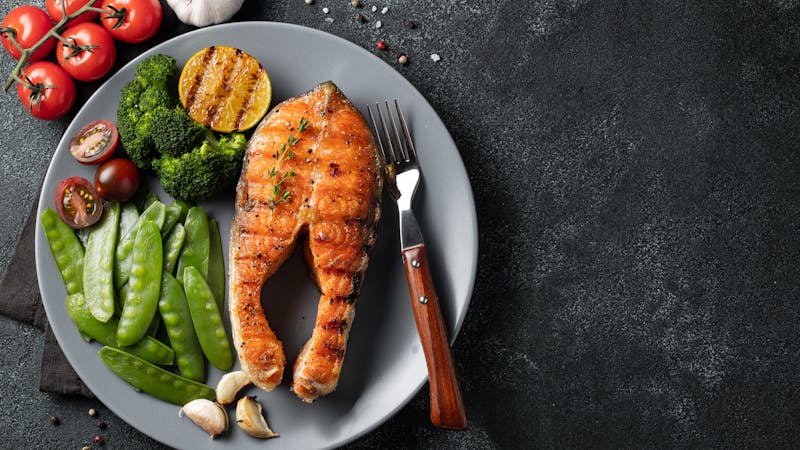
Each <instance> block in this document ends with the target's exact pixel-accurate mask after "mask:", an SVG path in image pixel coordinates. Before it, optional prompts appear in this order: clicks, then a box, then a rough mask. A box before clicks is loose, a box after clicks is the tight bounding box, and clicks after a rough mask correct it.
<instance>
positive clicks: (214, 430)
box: [178, 398, 228, 438]
mask: <svg viewBox="0 0 800 450" xmlns="http://www.w3.org/2000/svg"><path fill="white" fill-rule="evenodd" d="M178 415H179V416H183V415H185V416H186V417H188V418H189V419H191V420H192V422H194V423H195V424H197V426H199V427H200V428H202V429H203V430H204V431H205V432H206V433H208V434H209V435H210V436H211V437H212V438H213V437H214V436H217V435H220V434H222V433H224V432H225V430H227V429H228V414H227V413H225V410H224V409H222V406H219V405H218V404H216V403H214V402H212V401H210V400H206V399H204V398H199V399H197V400H192V401H190V402H189V403H187V404H185V405H183V408H181V410H180V412H178Z"/></svg>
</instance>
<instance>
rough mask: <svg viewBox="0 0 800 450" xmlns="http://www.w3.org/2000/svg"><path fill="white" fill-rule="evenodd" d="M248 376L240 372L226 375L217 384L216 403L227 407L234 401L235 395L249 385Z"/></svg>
mask: <svg viewBox="0 0 800 450" xmlns="http://www.w3.org/2000/svg"><path fill="white" fill-rule="evenodd" d="M250 383H251V381H250V376H249V375H247V374H246V373H244V372H242V371H241V370H240V371H237V372H230V373H226V374H225V375H223V376H222V379H220V380H219V383H217V402H218V403H219V404H220V405H227V404H229V403H233V401H234V400H236V394H237V393H239V391H240V390H242V388H243V387H245V386H247V385H248V384H250Z"/></svg>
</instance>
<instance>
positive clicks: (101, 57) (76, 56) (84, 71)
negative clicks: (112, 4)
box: [56, 23, 117, 81]
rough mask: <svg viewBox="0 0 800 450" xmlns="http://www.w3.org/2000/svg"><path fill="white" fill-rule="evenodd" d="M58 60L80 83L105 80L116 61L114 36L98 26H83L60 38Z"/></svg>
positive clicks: (70, 28) (89, 24)
mask: <svg viewBox="0 0 800 450" xmlns="http://www.w3.org/2000/svg"><path fill="white" fill-rule="evenodd" d="M61 37H62V38H64V41H61V42H59V44H58V50H57V51H56V57H57V58H58V63H59V64H61V67H63V68H64V70H66V71H67V73H69V74H70V75H72V78H75V79H76V80H79V81H95V80H99V79H100V78H103V77H104V76H105V75H106V74H107V73H108V72H109V71H110V70H111V68H112V67H114V60H115V59H116V58H117V49H116V47H115V46H114V39H112V38H111V34H110V33H109V32H108V31H106V29H105V28H103V27H101V26H100V25H98V24H96V23H80V24H78V25H75V26H72V27H69V28H67V29H66V31H64V32H63V33H62V34H61Z"/></svg>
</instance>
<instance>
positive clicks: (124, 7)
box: [100, 0, 162, 44]
mask: <svg viewBox="0 0 800 450" xmlns="http://www.w3.org/2000/svg"><path fill="white" fill-rule="evenodd" d="M100 8H102V9H107V10H109V11H114V13H113V14H111V13H108V14H105V13H101V14H100V22H101V23H102V24H103V26H104V27H105V28H106V30H108V31H110V32H111V35H112V36H114V39H119V40H120V41H123V42H129V43H131V44H138V43H140V42H144V41H146V40H148V39H150V38H151V37H153V35H154V34H156V31H158V27H159V26H160V25H161V16H162V11H161V3H159V2H158V0H103V3H102V4H101V5H100Z"/></svg>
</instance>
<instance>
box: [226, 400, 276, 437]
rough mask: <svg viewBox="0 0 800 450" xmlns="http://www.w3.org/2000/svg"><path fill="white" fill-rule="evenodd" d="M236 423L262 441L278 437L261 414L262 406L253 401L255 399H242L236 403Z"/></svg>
mask: <svg viewBox="0 0 800 450" xmlns="http://www.w3.org/2000/svg"><path fill="white" fill-rule="evenodd" d="M236 423H238V424H239V428H241V429H242V431H244V432H245V433H247V434H249V435H250V436H253V437H257V438H262V439H266V438H274V437H278V435H277V434H275V433H273V432H272V430H270V428H269V425H267V421H266V420H265V419H264V416H263V415H262V414H261V404H259V403H258V402H257V401H255V400H253V397H242V398H240V399H239V401H238V402H237V403H236Z"/></svg>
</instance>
